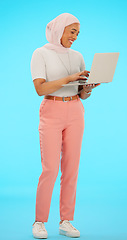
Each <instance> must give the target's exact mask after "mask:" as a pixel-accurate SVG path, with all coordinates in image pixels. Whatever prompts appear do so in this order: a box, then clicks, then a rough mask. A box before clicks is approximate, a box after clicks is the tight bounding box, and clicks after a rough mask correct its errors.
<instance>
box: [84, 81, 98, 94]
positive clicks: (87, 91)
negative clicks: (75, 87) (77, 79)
mask: <svg viewBox="0 0 127 240" xmlns="http://www.w3.org/2000/svg"><path fill="white" fill-rule="evenodd" d="M99 85H100V83H97V84H94V83H93V84H87V85H83V89H82V91H83V90H84V92H86V93H90V92H92V89H93V88H95V87H97V86H99Z"/></svg>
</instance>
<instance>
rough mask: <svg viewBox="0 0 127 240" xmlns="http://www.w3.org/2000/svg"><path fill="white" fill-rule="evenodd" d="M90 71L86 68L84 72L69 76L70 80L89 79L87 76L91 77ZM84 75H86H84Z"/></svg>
mask: <svg viewBox="0 0 127 240" xmlns="http://www.w3.org/2000/svg"><path fill="white" fill-rule="evenodd" d="M89 73H90V71H86V70H85V71H82V72H78V73H74V74H72V75H70V76H69V82H74V81H78V80H87V78H86V77H89ZM82 75H84V77H83V76H82Z"/></svg>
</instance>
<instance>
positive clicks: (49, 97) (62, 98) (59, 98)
mask: <svg viewBox="0 0 127 240" xmlns="http://www.w3.org/2000/svg"><path fill="white" fill-rule="evenodd" d="M44 98H46V99H52V100H58V101H63V102H68V101H71V100H75V99H78V98H79V95H74V96H71V97H58V96H50V95H45V96H44ZM54 98H55V99H54Z"/></svg>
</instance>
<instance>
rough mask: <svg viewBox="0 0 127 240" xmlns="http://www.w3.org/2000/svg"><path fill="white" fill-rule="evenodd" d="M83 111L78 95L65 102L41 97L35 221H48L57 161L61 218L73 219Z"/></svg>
mask: <svg viewBox="0 0 127 240" xmlns="http://www.w3.org/2000/svg"><path fill="white" fill-rule="evenodd" d="M84 113H85V110H84V106H83V104H82V102H81V100H80V98H79V96H78V98H77V99H74V100H71V101H65V102H64V101H61V100H60V101H58V100H55V99H45V98H44V99H43V100H42V102H41V104H40V109H39V127H38V130H39V140H40V153H41V164H42V173H41V175H40V177H39V181H38V186H37V192H36V211H35V221H39V222H47V221H48V217H49V211H50V204H51V198H52V193H53V188H54V184H55V181H56V178H57V175H58V172H59V164H60V170H61V177H60V201H59V203H60V206H59V207H60V219H61V220H73V219H74V210H75V203H76V188H77V178H78V170H79V162H80V154H81V146H82V138H83V132H84ZM60 158H61V159H60Z"/></svg>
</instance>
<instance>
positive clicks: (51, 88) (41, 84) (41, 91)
mask: <svg viewBox="0 0 127 240" xmlns="http://www.w3.org/2000/svg"><path fill="white" fill-rule="evenodd" d="M88 72H89V71H82V72H78V73H74V74H72V75H68V76H67V77H65V78H61V79H58V80H54V81H49V82H46V80H45V79H44V78H36V79H34V80H33V82H34V87H35V89H36V92H37V94H38V95H39V96H42V95H47V94H50V93H53V92H55V91H57V90H59V89H60V88H62V87H63V86H62V85H63V84H67V83H69V82H73V81H77V80H81V79H82V80H83V79H86V77H84V76H88ZM82 75H84V76H82Z"/></svg>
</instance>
